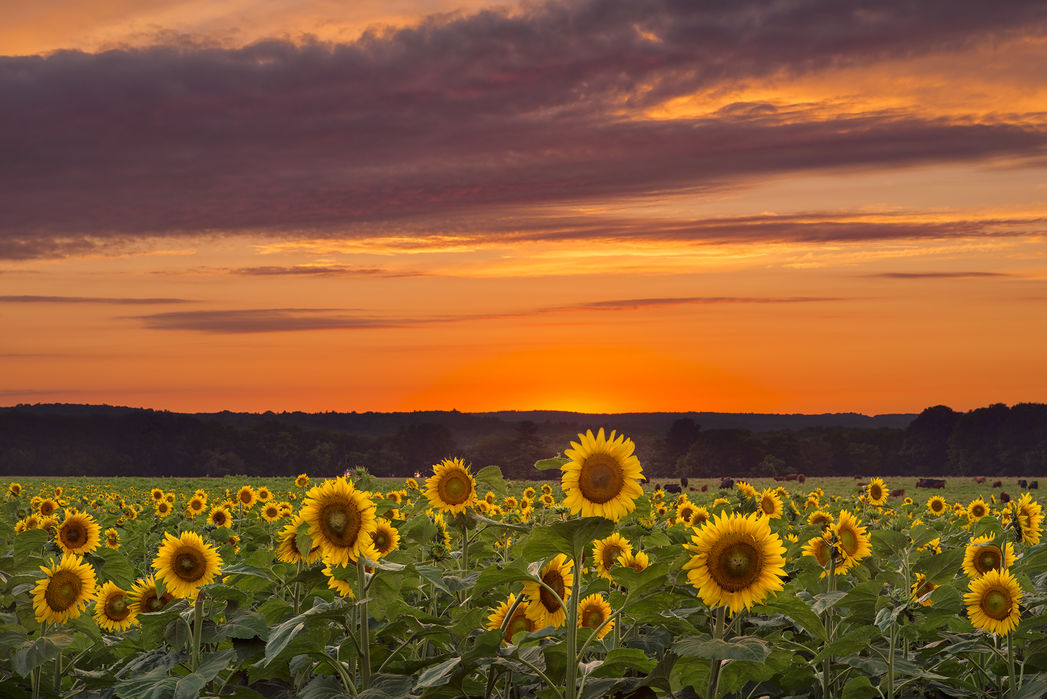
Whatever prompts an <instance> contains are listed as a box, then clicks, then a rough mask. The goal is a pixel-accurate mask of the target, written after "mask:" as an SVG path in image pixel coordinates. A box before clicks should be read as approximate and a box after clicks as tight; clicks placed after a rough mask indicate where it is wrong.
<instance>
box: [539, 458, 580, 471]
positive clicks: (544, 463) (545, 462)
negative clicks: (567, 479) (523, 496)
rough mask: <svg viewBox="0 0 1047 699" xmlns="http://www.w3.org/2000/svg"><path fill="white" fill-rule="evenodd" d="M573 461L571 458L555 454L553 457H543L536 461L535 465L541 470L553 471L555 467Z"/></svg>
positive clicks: (560, 466) (561, 466) (557, 467)
mask: <svg viewBox="0 0 1047 699" xmlns="http://www.w3.org/2000/svg"><path fill="white" fill-rule="evenodd" d="M569 463H571V460H570V459H565V458H564V457H562V456H554V457H553V458H551V459H542V460H540V461H535V462H534V467H535V468H536V469H538V470H539V471H552V470H553V469H554V468H555V469H559V468H563V465H564V464H569Z"/></svg>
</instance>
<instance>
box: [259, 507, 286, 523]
mask: <svg viewBox="0 0 1047 699" xmlns="http://www.w3.org/2000/svg"><path fill="white" fill-rule="evenodd" d="M260 516H261V517H262V519H264V520H265V521H266V522H275V521H276V520H278V519H280V518H281V517H283V514H282V513H281V512H280V505H279V504H277V503H275V502H267V503H266V504H265V506H264V507H262V511H261V513H260Z"/></svg>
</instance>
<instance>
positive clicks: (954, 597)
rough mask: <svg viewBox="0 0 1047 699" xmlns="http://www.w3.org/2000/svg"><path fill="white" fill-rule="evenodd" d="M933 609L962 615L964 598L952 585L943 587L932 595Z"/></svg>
mask: <svg viewBox="0 0 1047 699" xmlns="http://www.w3.org/2000/svg"><path fill="white" fill-rule="evenodd" d="M931 609H933V610H935V611H938V612H948V613H950V614H960V612H961V611H962V610H963V597H961V596H960V593H959V591H958V590H957V589H956V588H955V587H953V586H952V585H942V586H941V587H939V588H938V589H936V590H935V591H934V592H932V593H931Z"/></svg>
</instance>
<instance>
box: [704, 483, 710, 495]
mask: <svg viewBox="0 0 1047 699" xmlns="http://www.w3.org/2000/svg"><path fill="white" fill-rule="evenodd" d="M707 490H709V484H708V483H703V484H702V492H703V493H704V492H705V491H707Z"/></svg>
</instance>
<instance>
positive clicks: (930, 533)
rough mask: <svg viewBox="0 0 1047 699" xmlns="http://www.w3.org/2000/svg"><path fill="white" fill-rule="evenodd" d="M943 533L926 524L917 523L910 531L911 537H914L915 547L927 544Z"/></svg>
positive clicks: (913, 543)
mask: <svg viewBox="0 0 1047 699" xmlns="http://www.w3.org/2000/svg"><path fill="white" fill-rule="evenodd" d="M940 536H941V535H940V534H939V533H938V532H936V531H935V530H934V529H932V528H931V527H928V526H927V525H926V524H917V525H916V526H915V527H913V528H912V530H911V531H910V532H909V537H910V538H911V539H912V545H913V547H914V548H916V547H920V546H926V545H927V544H929V543H931V542H932V541H934V540H935V539H937V538H938V537H940Z"/></svg>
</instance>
